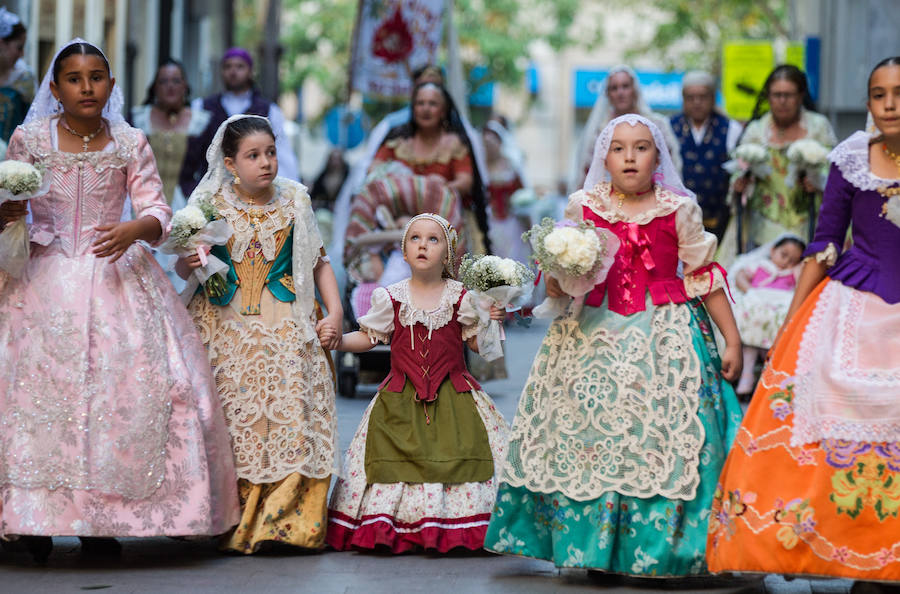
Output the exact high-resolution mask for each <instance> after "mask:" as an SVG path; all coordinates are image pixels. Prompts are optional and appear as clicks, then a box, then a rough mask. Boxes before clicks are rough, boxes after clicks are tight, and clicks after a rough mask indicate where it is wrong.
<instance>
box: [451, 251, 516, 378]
mask: <svg viewBox="0 0 900 594" xmlns="http://www.w3.org/2000/svg"><path fill="white" fill-rule="evenodd" d="M459 279H460V281H461V282H462V284H463V286H464V287H465V288H466V290H467V291H468V292H469V293H471V294H472V296H473V297H475V300H476V301H477V302H478V315H479V317H480V318H481V322H482V323H483V324H485V325H487V330H486V332H485V333H484V334H483V335H482V336H481V337H480V340H479V342H478V353H479V354H480V355H481V356H482V357H484V358H485V359H486V360H488V361H493V360H494V359H499V358H500V357H502V356H503V345H502V341H503V339H504V338H505V336H504V333H503V326H501V325H500V322H498V321H497V320H491V319H490V308H491V305H496V306H497V307H505V308H506V309H507V311H516V310H517V309H519V308H520V307H521V306H522V304H523V303H525V302H527V301H528V299H529V298H530V297H531V292H532V290H533V289H534V273H533V272H532V271H531V270H529V268H528V267H527V266H525V265H524V264H522V263H521V262H517V261H515V260H512V259H510V258H501V257H499V256H471V255H470V254H466V255H465V256H464V257H463V259H462V263H460V266H459Z"/></svg>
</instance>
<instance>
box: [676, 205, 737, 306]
mask: <svg viewBox="0 0 900 594" xmlns="http://www.w3.org/2000/svg"><path fill="white" fill-rule="evenodd" d="M675 230H676V232H677V233H678V259H679V260H681V261H682V262H683V263H684V290H685V292H686V293H687V295H688V297H690V298H694V297H698V296H705V295H708V294H709V293H712V292H713V291H715V290H716V289H721V288H722V287H724V286H725V273H724V272H723V270H722V269H721V267H719V266H718V265H717V264H716V263H715V262H714V260H713V257H714V256H715V253H716V245H717V242H716V236H715V235H713V234H712V233H708V232H707V231H706V230H705V229H704V228H703V212H702V211H701V210H700V205H699V204H697V202H696V201H694V200H685V201H684V203H682V205H681V206H679V207H678V212H677V213H676V214H675Z"/></svg>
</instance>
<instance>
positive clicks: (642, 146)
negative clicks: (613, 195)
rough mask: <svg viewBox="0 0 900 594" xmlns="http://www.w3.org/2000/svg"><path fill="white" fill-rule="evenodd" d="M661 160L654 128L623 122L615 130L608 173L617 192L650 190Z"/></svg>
mask: <svg viewBox="0 0 900 594" xmlns="http://www.w3.org/2000/svg"><path fill="white" fill-rule="evenodd" d="M658 160H659V153H658V152H657V150H656V144H655V143H654V142H653V134H652V133H651V132H650V128H648V127H647V126H645V125H644V124H636V125H634V126H632V125H631V124H628V123H626V122H623V123H621V124H619V125H618V126H616V129H615V130H613V135H612V140H611V141H610V144H609V152H608V153H607V154H606V170H607V171H609V175H610V177H611V178H612V184H613V187H614V188H615V189H616V190H618V191H620V192H624V193H625V194H638V193H640V192H644V191H646V190H647V189H648V188H649V187H650V186H651V184H652V182H653V172H654V171H655V170H656V165H657V162H658Z"/></svg>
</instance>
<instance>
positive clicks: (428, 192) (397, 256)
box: [336, 164, 466, 398]
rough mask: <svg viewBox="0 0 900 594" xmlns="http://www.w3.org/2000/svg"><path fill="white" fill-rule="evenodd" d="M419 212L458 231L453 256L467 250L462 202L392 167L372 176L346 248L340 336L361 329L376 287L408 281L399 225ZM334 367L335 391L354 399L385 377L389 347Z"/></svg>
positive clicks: (354, 212)
mask: <svg viewBox="0 0 900 594" xmlns="http://www.w3.org/2000/svg"><path fill="white" fill-rule="evenodd" d="M423 212H434V213H437V214H439V215H441V216H442V217H444V218H445V219H447V220H448V221H449V222H450V224H451V225H453V226H454V227H455V228H456V229H458V230H459V231H460V241H459V244H458V245H457V256H460V257H461V255H462V254H464V253H465V249H466V248H465V245H464V240H463V237H464V234H463V233H462V232H461V231H462V230H461V229H460V226H461V224H462V221H463V219H462V213H461V210H460V201H459V198H458V196H457V194H456V193H455V192H454V191H453V190H451V189H449V188H448V187H447V186H446V185H445V184H443V183H441V182H440V181H438V180H435V179H433V178H428V177H424V176H421V175H414V174H412V172H410V171H409V170H408V169H406V168H405V167H403V166H400V165H398V164H390V165H388V166H385V167H384V168H382V169H381V170H376V171H373V173H372V174H370V176H369V181H368V182H367V183H366V184H365V185H364V186H363V188H362V190H361V191H360V192H359V193H358V194H357V195H356V196H354V198H353V201H352V203H351V209H350V220H349V223H348V225H347V231H346V235H345V247H344V266H345V268H346V270H347V287H346V290H345V291H344V295H343V304H344V332H352V331H354V330H358V329H359V325H358V324H357V322H356V319H357V318H358V317H359V316H362V315H364V314H365V313H366V312H367V311H368V310H369V307H370V305H371V295H372V291H374V290H375V288H377V287H378V286H386V285H388V284H391V283H393V282H397V281H399V280H402V279H403V278H407V277H408V276H409V272H408V268H405V270H404V267H405V266H406V263H405V262H404V261H403V258H402V255H401V253H400V241H401V239H402V235H403V226H404V224H405V219H407V218H409V217H412V216H415V215H417V214H419V213H423ZM457 261H459V258H457ZM379 262H380V263H381V265H380V266H379ZM379 281H380V282H379ZM336 367H337V384H338V392H339V393H340V394H342V395H343V396H345V397H347V398H353V397H354V396H355V395H356V387H357V385H358V384H360V383H375V382H378V381H381V379H382V378H384V376H385V375H386V374H387V372H388V370H389V369H390V348H389V347H388V346H387V345H382V344H379V345H376V346H375V347H374V348H373V349H372V350H370V351H368V352H366V353H337V364H336Z"/></svg>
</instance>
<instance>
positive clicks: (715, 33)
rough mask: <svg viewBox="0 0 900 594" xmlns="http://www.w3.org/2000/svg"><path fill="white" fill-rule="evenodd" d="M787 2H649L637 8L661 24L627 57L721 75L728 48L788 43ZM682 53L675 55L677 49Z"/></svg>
mask: <svg viewBox="0 0 900 594" xmlns="http://www.w3.org/2000/svg"><path fill="white" fill-rule="evenodd" d="M788 3H789V0H716V1H715V2H709V1H706V2H697V1H696V0H648V1H647V2H645V3H644V6H640V5H638V6H636V9H637V10H639V11H641V12H643V13H644V14H645V15H646V16H647V18H650V19H652V20H653V21H655V22H658V23H659V25H658V26H657V28H656V32H655V34H654V36H653V38H652V39H651V40H650V41H649V42H648V43H646V44H643V45H640V46H637V47H634V48H630V50H629V52H628V55H629V56H635V55H642V54H646V53H647V52H650V53H651V54H653V55H656V56H658V57H659V59H660V60H661V64H662V65H663V66H664V67H668V68H678V69H690V68H702V69H704V70H708V71H710V72H714V73H718V72H719V71H720V69H721V64H720V57H721V55H722V46H723V44H724V43H725V42H727V41H731V40H739V39H785V40H786V39H789V38H790V35H791V33H790V25H789V21H790V19H789V6H788ZM676 48H677V50H678V51H672V50H673V49H676Z"/></svg>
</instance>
